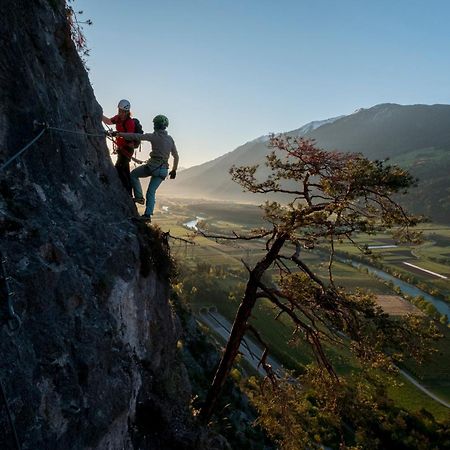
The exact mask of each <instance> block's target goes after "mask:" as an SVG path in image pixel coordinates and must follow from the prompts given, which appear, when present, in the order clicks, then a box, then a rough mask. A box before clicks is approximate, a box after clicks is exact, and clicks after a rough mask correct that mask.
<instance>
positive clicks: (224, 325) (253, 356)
mask: <svg viewBox="0 0 450 450" xmlns="http://www.w3.org/2000/svg"><path fill="white" fill-rule="evenodd" d="M199 316H200V320H201V321H202V322H203V323H205V324H206V325H207V326H208V327H209V328H210V329H211V330H214V331H215V332H216V333H217V334H218V335H220V336H221V337H222V338H223V339H224V340H225V341H228V338H229V336H230V330H231V327H232V324H231V323H230V322H229V321H228V320H227V319H225V317H223V316H222V315H221V314H219V313H218V312H216V311H208V312H207V313H202V314H199ZM239 351H240V352H241V353H242V355H243V356H244V358H245V359H246V360H247V362H248V363H249V364H250V365H251V366H252V367H253V368H254V369H255V370H256V371H257V372H258V373H260V374H261V375H262V376H265V375H266V372H265V371H264V369H263V368H262V367H261V366H259V360H260V357H261V356H262V354H263V350H262V349H261V348H260V347H259V346H258V345H256V344H255V343H254V342H252V341H251V340H250V339H248V338H246V339H244V341H243V343H242V344H241V346H240V348H239ZM267 360H268V362H269V364H270V365H271V366H272V369H273V370H274V371H275V373H276V374H277V375H279V376H280V377H282V376H283V372H284V370H283V366H282V365H281V364H280V363H279V362H278V361H276V360H275V359H274V358H272V357H271V356H269V357H268V358H267ZM398 370H399V372H400V374H401V375H402V376H403V377H404V378H406V379H407V380H408V381H409V382H410V383H412V384H413V385H414V386H416V387H417V389H420V390H421V391H422V392H423V393H424V394H426V395H428V397H430V398H432V399H433V400H435V401H436V402H438V403H440V404H441V405H442V406H445V407H446V408H450V404H449V403H448V402H446V401H445V400H443V399H441V398H439V397H438V396H437V395H435V394H433V393H432V392H431V391H429V390H428V389H427V388H426V387H425V386H423V385H422V384H420V383H419V382H418V381H417V380H416V379H415V378H413V377H412V376H411V375H409V374H408V373H407V372H405V371H404V370H402V369H400V368H399V369H398Z"/></svg>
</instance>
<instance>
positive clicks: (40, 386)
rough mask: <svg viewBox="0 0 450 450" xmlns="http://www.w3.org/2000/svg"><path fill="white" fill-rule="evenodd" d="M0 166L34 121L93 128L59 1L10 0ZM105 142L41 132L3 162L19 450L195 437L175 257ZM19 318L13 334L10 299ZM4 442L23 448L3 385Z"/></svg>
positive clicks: (4, 17)
mask: <svg viewBox="0 0 450 450" xmlns="http://www.w3.org/2000/svg"><path fill="white" fill-rule="evenodd" d="M0 32H1V36H0V39H1V50H0V52H1V58H0V96H1V98H0V164H1V163H2V162H5V161H6V160H7V159H8V158H10V157H11V156H12V155H13V154H14V153H15V152H16V151H17V150H19V149H20V148H22V147H24V145H25V144H26V143H28V142H29V141H30V140H31V139H32V138H33V137H34V136H36V134H37V131H36V130H34V129H33V120H35V119H37V120H40V121H45V122H47V123H48V124H50V125H51V126H53V127H58V128H62V129H66V130H71V131H76V132H83V133H84V132H88V133H92V134H94V135H96V134H101V133H102V127H101V108H100V106H99V105H98V103H97V102H96V100H95V97H94V95H93V91H92V89H91V86H90V84H89V80H88V77H87V74H86V71H85V70H84V67H83V65H82V63H81V61H80V59H79V57H78V55H77V53H76V50H75V48H74V46H73V43H72V41H71V38H70V29H69V27H68V24H67V21H66V15H65V4H64V2H63V1H62V0H48V1H47V0H34V1H33V2H29V1H25V0H15V1H12V0H4V1H2V14H1V15H0ZM135 215H136V212H135V208H134V205H133V203H132V201H131V199H130V198H129V197H128V195H127V194H126V192H125V190H124V189H123V188H122V185H121V184H120V181H119V179H118V177H117V175H116V172H115V169H114V167H113V166H112V164H111V161H110V158H109V154H108V150H107V147H106V144H105V139H104V138H103V137H99V136H86V135H82V134H75V133H63V132H59V131H55V130H47V131H46V132H45V133H44V134H43V135H42V137H41V138H40V139H39V140H38V141H37V143H36V144H34V145H33V146H32V147H31V148H30V149H29V150H28V151H27V152H26V153H25V154H24V155H22V156H21V157H20V158H19V159H17V160H15V162H14V163H13V164H11V165H10V166H8V167H7V168H6V169H5V170H2V171H1V172H0V237H1V250H2V253H3V254H4V256H6V257H7V262H6V263H5V264H4V267H5V270H6V272H7V274H8V275H9V276H10V277H11V278H12V279H11V280H10V281H9V285H10V288H11V290H12V291H14V293H15V296H14V297H12V298H10V297H9V296H8V293H7V289H6V284H5V280H4V279H2V280H1V281H0V292H1V302H0V326H1V328H0V378H1V381H2V382H3V385H4V391H5V394H6V399H7V402H8V404H9V407H10V409H11V411H12V414H13V417H14V424H15V428H16V431H17V436H18V440H19V442H20V444H21V447H22V449H24V450H25V449H33V450H36V449H42V450H44V449H131V448H142V449H145V448H156V449H158V448H190V447H191V446H193V445H194V444H193V437H192V432H191V431H189V430H188V426H187V421H188V419H187V417H188V414H187V404H188V401H189V397H190V392H189V382H188V380H187V378H186V375H185V371H184V367H183V366H182V365H181V364H180V363H179V362H178V357H177V352H176V341H177V330H176V328H177V327H176V321H175V319H174V317H173V315H172V313H171V310H170V307H169V304H168V265H169V264H170V262H169V258H168V256H167V252H166V249H165V248H164V245H162V244H161V242H160V236H159V235H158V233H157V232H154V231H153V232H152V231H151V230H150V229H148V228H147V227H145V226H142V227H137V226H136V225H135V224H134V222H133V221H132V220H131V218H132V217H133V216H135ZM8 301H12V303H13V306H14V309H15V311H16V312H17V313H18V315H19V316H20V318H21V321H22V325H21V327H20V329H18V330H17V331H14V332H11V331H10V330H9V328H8V327H7V326H6V325H7V319H8V318H9V315H8V309H7V302H8ZM0 448H1V449H8V448H15V446H14V439H13V432H12V427H11V426H10V424H9V423H8V421H7V409H6V405H5V403H4V402H3V401H2V399H1V396H0Z"/></svg>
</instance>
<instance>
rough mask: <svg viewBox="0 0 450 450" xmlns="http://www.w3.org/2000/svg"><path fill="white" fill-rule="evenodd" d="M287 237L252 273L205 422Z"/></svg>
mask: <svg viewBox="0 0 450 450" xmlns="http://www.w3.org/2000/svg"><path fill="white" fill-rule="evenodd" d="M286 238H287V236H286V235H284V234H281V235H279V236H278V237H277V238H276V239H275V241H274V243H273V245H272V247H271V248H270V250H269V251H268V252H267V254H266V256H265V257H264V258H263V259H262V260H261V261H259V262H258V263H257V264H256V266H255V268H254V269H253V270H252V271H251V272H250V276H249V280H248V282H247V287H246V289H245V294H244V298H243V299H242V302H241V304H240V306H239V309H238V312H237V314H236V317H235V319H234V323H233V328H232V329H231V334H230V338H229V339H228V342H227V346H226V348H225V352H224V354H223V356H222V359H221V361H220V364H219V367H218V368H217V371H216V374H215V376H214V380H213V382H212V385H211V387H210V388H209V391H208V395H207V397H206V401H205V405H204V406H203V408H202V410H201V412H200V419H201V420H202V421H204V422H208V421H209V420H210V418H211V416H212V413H213V411H214V408H215V406H216V403H217V399H218V398H219V395H220V393H221V391H222V388H223V385H224V384H225V381H226V379H227V377H228V375H229V374H230V371H231V368H232V366H233V362H234V360H235V358H236V356H237V354H238V351H239V346H240V345H241V342H242V339H243V337H244V335H245V331H246V329H247V321H248V319H249V318H250V315H251V313H252V310H253V307H254V306H255V303H256V294H257V290H258V284H259V282H260V281H261V277H262V276H263V274H264V272H265V271H266V270H267V269H268V268H269V267H270V266H271V265H272V263H273V262H274V261H275V259H276V257H277V256H278V253H279V252H280V250H281V248H282V247H283V245H284V243H285V241H286Z"/></svg>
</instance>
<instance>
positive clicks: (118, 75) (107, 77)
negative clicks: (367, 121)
mask: <svg viewBox="0 0 450 450" xmlns="http://www.w3.org/2000/svg"><path fill="white" fill-rule="evenodd" d="M72 5H73V7H74V8H75V10H76V11H80V10H82V11H83V14H81V15H78V20H80V21H82V20H87V19H90V20H92V22H93V25H92V26H84V30H85V36H86V38H87V46H88V48H89V49H90V55H89V57H88V59H87V66H88V67H89V76H90V80H91V83H92V85H93V88H94V92H95V95H96V98H97V100H98V102H99V103H100V104H101V105H102V107H103V111H104V113H105V115H106V116H109V117H110V116H112V115H114V114H115V113H116V110H117V103H118V101H119V100H120V99H122V98H125V99H128V100H130V102H131V104H132V111H133V114H134V116H135V117H137V118H139V120H140V121H141V123H142V124H143V127H144V131H148V132H150V131H152V118H153V117H154V116H155V115H157V114H165V115H166V116H167V117H169V120H170V126H169V129H168V131H169V133H170V134H171V135H172V136H173V137H174V139H175V141H176V143H177V147H178V150H179V153H180V167H184V168H187V167H190V166H194V165H197V164H201V163H203V162H206V161H209V160H211V159H214V158H217V157H219V156H221V155H223V154H224V153H227V152H230V151H232V150H234V149H235V148H236V147H238V146H239V145H242V144H244V143H245V142H247V141H250V140H253V139H255V138H257V137H259V136H262V135H266V134H268V133H271V132H275V133H277V132H283V131H289V130H293V129H296V128H300V127H301V126H302V125H304V124H306V123H308V122H311V121H313V120H323V119H328V118H331V117H335V116H339V115H342V114H351V113H352V112H354V111H355V110H356V109H358V108H361V107H364V108H368V107H371V106H374V105H376V104H379V103H400V104H417V103H424V104H435V103H445V104H448V103H450V84H449V75H450V58H449V55H450V39H449V38H450V36H449V31H448V30H449V29H448V23H449V21H450V1H448V0H389V1H387V0H376V1H373V0H314V1H311V0H308V1H306V0H296V1H295V0H277V1H275V0H165V1H161V0H160V1H154V0H127V1H123V0H121V1H117V0H108V1H106V0H95V1H92V0H74V1H73V2H72Z"/></svg>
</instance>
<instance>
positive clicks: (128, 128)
mask: <svg viewBox="0 0 450 450" xmlns="http://www.w3.org/2000/svg"><path fill="white" fill-rule="evenodd" d="M117 108H118V112H117V114H116V115H115V116H114V117H111V118H108V117H106V116H105V115H103V118H102V120H103V122H104V123H106V124H107V125H113V124H114V125H116V130H117V131H120V132H123V133H135V132H136V130H135V122H134V120H133V119H132V118H131V111H130V109H131V105H130V102H129V101H128V100H125V99H123V100H120V102H119V104H118V105H117ZM115 144H116V146H117V161H116V164H115V167H116V169H117V173H118V174H119V178H120V180H121V181H122V184H123V185H124V187H125V189H126V190H127V192H128V193H129V194H130V195H132V193H133V191H132V187H131V179H130V160H131V157H132V156H133V152H134V145H133V142H132V141H129V140H126V139H124V138H123V137H117V138H116V140H115Z"/></svg>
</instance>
